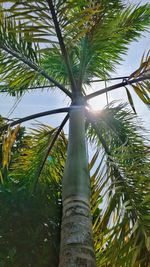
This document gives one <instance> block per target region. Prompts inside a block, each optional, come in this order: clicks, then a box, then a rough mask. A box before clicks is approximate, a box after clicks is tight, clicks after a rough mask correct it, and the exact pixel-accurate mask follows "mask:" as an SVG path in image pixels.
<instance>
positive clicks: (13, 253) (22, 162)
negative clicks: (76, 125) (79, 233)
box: [0, 126, 67, 267]
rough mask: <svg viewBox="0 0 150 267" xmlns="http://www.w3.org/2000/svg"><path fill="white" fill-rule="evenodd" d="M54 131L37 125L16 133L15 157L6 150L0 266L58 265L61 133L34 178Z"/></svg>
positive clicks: (0, 213)
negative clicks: (6, 167) (28, 132)
mask: <svg viewBox="0 0 150 267" xmlns="http://www.w3.org/2000/svg"><path fill="white" fill-rule="evenodd" d="M54 132H55V129H52V128H51V127H48V126H39V127H38V129H37V130H34V131H33V132H32V134H30V135H29V134H28V135H26V134H25V135H24V136H23V137H21V143H20V144H21V145H20V144H19V145H18V141H17V142H15V143H14V148H15V147H16V146H17V147H18V149H17V155H16V150H15V152H14V153H13V148H12V156H11V162H10V164H9V169H8V172H7V179H5V180H4V182H3V184H1V185H0V240H1V242H0V266H4V267H5V266H7V267H9V266H10V267H15V266H16V265H17V266H18V267H23V266H43V267H44V266H45V267H47V266H49V262H50V263H51V266H54V267H56V266H57V265H58V258H59V257H58V255H59V244H60V223H61V210H62V208H61V178H62V171H63V168H64V161H65V151H66V144H67V143H66V139H65V137H64V135H63V133H62V134H60V137H59V139H58V140H57V142H56V143H55V146H54V147H53V149H52V151H51V154H50V155H49V156H48V158H47V160H46V164H45V165H44V168H43V169H42V171H41V172H40V173H39V175H38V176H37V172H38V170H39V168H40V166H41V161H42V159H43V157H44V155H45V153H46V152H47V145H48V144H49V142H50V139H52V135H53V134H54ZM18 138H20V137H19V136H18V137H17V139H18ZM5 178H6V177H5ZM37 178H38V183H37ZM35 181H36V187H35Z"/></svg>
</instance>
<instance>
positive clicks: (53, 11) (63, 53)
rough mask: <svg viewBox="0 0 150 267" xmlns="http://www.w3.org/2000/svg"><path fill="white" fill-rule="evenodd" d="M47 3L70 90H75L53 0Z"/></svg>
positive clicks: (48, 0)
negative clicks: (66, 70)
mask: <svg viewBox="0 0 150 267" xmlns="http://www.w3.org/2000/svg"><path fill="white" fill-rule="evenodd" d="M47 3H48V5H49V8H50V11H51V14H52V19H53V22H54V26H55V30H56V34H57V38H58V40H59V45H60V49H61V52H62V55H63V57H64V61H65V63H66V67H67V69H68V75H69V78H70V83H71V87H72V91H77V86H76V83H75V80H74V76H73V73H72V68H71V64H70V60H69V56H68V53H67V50H66V47H65V44H64V40H63V37H62V34H61V30H60V27H59V23H58V20H57V15H56V13H55V8H54V5H53V1H52V0H47Z"/></svg>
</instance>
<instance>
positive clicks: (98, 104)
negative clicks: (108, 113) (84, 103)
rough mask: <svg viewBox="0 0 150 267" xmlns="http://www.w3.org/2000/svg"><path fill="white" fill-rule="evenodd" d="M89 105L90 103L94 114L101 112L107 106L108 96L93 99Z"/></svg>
mask: <svg viewBox="0 0 150 267" xmlns="http://www.w3.org/2000/svg"><path fill="white" fill-rule="evenodd" d="M88 103H89V105H90V107H91V110H92V111H93V112H96V111H100V110H101V109H103V108H104V107H105V106H106V104H107V103H106V96H105V95H102V96H97V97H93V98H92V99H90V100H89V101H88Z"/></svg>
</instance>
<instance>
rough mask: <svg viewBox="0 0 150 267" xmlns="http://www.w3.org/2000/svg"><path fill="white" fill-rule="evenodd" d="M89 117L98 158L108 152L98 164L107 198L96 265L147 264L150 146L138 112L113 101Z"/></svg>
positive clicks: (98, 224)
mask: <svg viewBox="0 0 150 267" xmlns="http://www.w3.org/2000/svg"><path fill="white" fill-rule="evenodd" d="M109 117H110V118H109ZM108 118H109V119H108ZM89 120H90V124H89V130H88V136H89V139H90V140H91V141H92V142H93V141H94V142H95V144H96V146H97V147H98V152H97V153H99V157H100V158H101V157H102V155H105V162H106V163H105V165H104V161H102V162H101V163H100V166H99V171H98V172H97V173H96V178H95V179H97V180H98V190H99V192H100V194H101V196H102V197H103V202H102V204H101V205H100V208H101V210H102V211H101V213H100V212H99V219H98V218H97V220H96V221H95V236H97V238H96V240H98V241H97V243H96V251H97V262H98V266H108V264H109V265H110V266H118V267H120V266H122V267H123V266H147V264H148V263H149V256H148V255H149V245H148V240H149V236H150V232H149V227H148V225H149V212H150V203H149V188H147V183H148V177H149V150H148V147H147V146H145V144H144V142H145V141H144V138H142V137H141V136H140V134H139V130H138V127H137V126H136V124H135V123H134V122H133V120H134V116H133V115H131V113H130V112H129V111H126V110H124V108H123V106H119V107H116V108H113V107H112V106H111V105H110V107H109V109H106V110H105V111H103V113H102V114H99V115H98V114H97V115H95V116H92V117H91V115H90V116H89ZM90 125H91V126H90ZM112 125H113V127H112ZM139 129H140V128H139ZM104 140H105V141H104ZM101 153H102V154H101ZM97 164H98V161H97ZM145 214H147V215H145ZM141 264H142V265H141Z"/></svg>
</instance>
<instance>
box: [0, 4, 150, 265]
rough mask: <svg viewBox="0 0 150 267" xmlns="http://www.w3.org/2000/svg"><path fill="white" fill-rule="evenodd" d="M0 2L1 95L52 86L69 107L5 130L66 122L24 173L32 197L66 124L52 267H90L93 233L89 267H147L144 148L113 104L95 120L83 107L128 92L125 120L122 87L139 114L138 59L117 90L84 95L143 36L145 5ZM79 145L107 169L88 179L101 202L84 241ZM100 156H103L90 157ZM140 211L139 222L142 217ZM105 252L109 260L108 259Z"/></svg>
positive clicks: (85, 189)
mask: <svg viewBox="0 0 150 267" xmlns="http://www.w3.org/2000/svg"><path fill="white" fill-rule="evenodd" d="M2 3H3V5H1V10H0V20H1V26H0V79H1V80H0V81H1V82H2V84H1V91H2V92H3V91H5V92H8V93H9V94H11V95H17V96H18V97H19V96H20V95H22V94H23V93H24V92H26V91H27V90H29V89H34V88H41V89H42V88H45V87H46V88H49V87H50V88H51V89H52V90H53V88H54V87H55V88H58V89H59V90H61V91H62V92H63V93H65V94H66V95H67V97H69V98H70V102H71V105H70V107H66V108H62V109H57V110H52V111H47V112H44V113H42V114H41V113H40V114H34V115H33V116H32V115H31V116H29V117H27V118H23V119H20V120H17V121H14V122H12V123H10V124H9V126H10V127H12V126H14V125H16V124H18V123H21V122H23V121H26V120H29V119H33V118H36V117H40V116H44V115H48V114H55V113H60V112H66V113H67V115H66V117H65V118H64V120H63V122H62V123H61V125H60V127H59V128H57V129H55V131H53V134H50V138H49V142H48V143H47V149H46V153H45V154H44V157H42V158H41V160H40V164H38V166H36V165H34V167H33V168H35V167H37V168H36V171H35V172H34V171H33V170H32V168H30V171H32V175H33V173H35V179H34V181H35V182H34V187H35V188H36V186H37V183H38V179H39V177H40V175H41V173H42V171H43V169H44V165H45V163H46V161H47V158H48V157H49V155H50V153H51V151H52V149H53V148H54V147H55V145H56V143H57V141H58V138H60V136H61V132H62V129H63V127H64V125H65V124H66V122H67V120H68V118H69V137H68V149H67V158H66V162H65V167H64V174H63V179H62V206H63V212H62V213H63V215H62V223H61V245H60V260H59V266H60V267H62V266H69V267H70V266H72V267H73V266H95V264H96V259H95V252H94V242H93V233H94V234H95V233H97V231H98V229H99V233H100V234H99V235H98V236H97V237H96V239H97V246H96V248H95V250H96V253H97V254H96V255H97V260H98V264H99V265H98V266H113V264H114V266H142V265H141V264H144V265H143V266H147V265H146V264H147V263H148V261H149V260H148V250H149V238H148V232H149V231H148V220H149V219H148V218H149V217H148V216H149V205H148V204H147V203H149V198H148V193H147V186H146V183H147V179H148V178H147V175H148V162H147V160H146V156H147V153H148V151H147V147H146V144H145V146H144V143H143V140H142V138H141V137H140V136H139V134H138V133H137V131H136V128H135V126H134V125H133V124H132V122H131V117H132V115H131V114H130V113H129V112H127V111H125V110H124V107H123V105H120V106H113V105H111V104H109V106H108V107H107V108H106V109H105V110H104V111H103V112H100V113H99V112H98V113H97V114H95V115H94V114H92V113H91V111H90V107H89V104H88V100H89V99H91V98H93V97H96V96H97V95H100V94H103V93H106V92H107V93H108V92H109V91H111V90H114V89H117V88H120V87H122V86H128V88H126V90H127V95H128V99H129V102H130V104H131V106H132V108H133V110H134V111H135V108H134V103H133V100H132V97H131V93H130V90H129V86H132V88H133V89H134V91H135V92H136V93H137V95H138V96H139V97H140V98H141V100H142V101H143V102H144V103H145V104H147V105H149V96H148V91H149V81H148V79H149V57H148V55H147V56H146V57H143V59H142V62H141V65H140V68H139V69H138V70H136V71H135V72H134V73H133V74H131V75H129V77H123V81H122V82H121V83H118V84H116V85H113V86H110V87H107V88H104V89H101V90H99V91H97V92H93V93H92V94H88V93H87V92H88V91H87V87H88V86H89V85H91V84H92V82H93V79H94V78H100V79H103V80H106V79H111V78H110V77H111V76H110V75H111V73H112V72H113V71H114V70H115V66H116V64H118V63H119V62H120V61H121V55H123V54H124V53H126V52H127V47H128V45H129V44H130V42H131V41H133V40H137V39H138V37H140V35H141V34H142V33H143V31H144V30H147V29H148V26H149V23H150V20H149V18H150V16H149V15H150V5H149V4H147V5H143V6H140V5H139V6H133V5H128V4H125V3H124V2H123V1H119V0H117V1H110V0H105V1H103V0H101V1H86V0H85V1H63V0H60V1H59V0H58V1H52V0H45V1H41V0H38V1H36V2H35V1H32V0H31V1H28V2H25V3H24V2H23V1H11V4H10V2H9V1H2ZM3 129H6V127H3ZM16 131H17V130H16ZM87 138H88V139H89V140H90V141H91V142H92V143H93V144H95V145H96V154H95V157H94V159H93V162H95V161H97V159H98V158H102V159H103V160H104V161H105V162H106V163H107V164H106V166H105V167H104V161H103V163H102V161H101V160H100V162H99V163H98V168H97V170H96V172H95V173H94V174H93V177H97V175H98V177H99V178H97V180H99V182H98V183H97V187H96V188H98V189H97V190H98V192H101V194H102V195H103V194H104V200H105V202H106V204H105V207H104V208H103V209H102V210H103V212H102V214H101V216H102V218H100V216H98V215H97V216H96V215H94V212H98V214H99V210H100V209H99V204H98V205H96V210H95V211H93V218H95V216H96V221H95V222H94V230H93V233H92V217H91V212H90V199H91V186H90V175H89V167H88V159H87V146H86V140H87ZM7 140H9V135H8V136H7V137H6V142H4V148H5V147H9V148H11V146H10V145H8V143H9V142H7ZM9 144H10V143H9ZM101 147H102V148H103V155H101V156H100V154H101ZM5 150H6V151H7V152H8V149H4V151H5ZM7 152H6V153H4V155H5V154H6V155H7V160H6V161H5V160H4V162H3V165H4V166H3V167H5V168H6V169H7V164H8V163H9V157H8V153H7ZM38 153H39V152H38ZM9 154H10V153H9ZM139 155H140V156H139ZM92 164H94V163H91V165H92ZM139 168H140V169H139ZM99 170H100V171H99ZM137 170H138V173H137ZM137 175H138V177H137ZM143 177H144V178H143ZM93 179H94V178H93ZM95 179H96V178H95ZM138 179H139V180H140V181H139V180H138ZM94 181H95V180H94ZM141 188H142V189H143V191H142V192H141ZM96 192H97V191H96ZM133 192H134V194H135V195H134V197H133V196H132V194H133ZM139 192H140V196H139ZM92 201H94V200H92ZM94 203H95V202H94ZM98 203H99V201H98ZM144 203H145V204H144ZM146 210H147V215H145V214H144V211H146ZM142 220H143V221H142ZM95 229H96V230H95ZM133 240H134V241H133ZM106 247H108V249H107V251H108V252H107V251H106ZM143 251H144V252H143ZM113 252H114V254H115V256H114V259H113V257H112V258H111V259H109V255H113ZM107 253H110V254H109V255H108V254H107ZM118 255H120V260H119V259H118ZM112 260H114V262H112Z"/></svg>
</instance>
